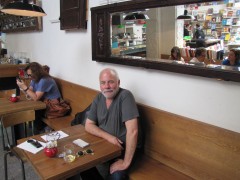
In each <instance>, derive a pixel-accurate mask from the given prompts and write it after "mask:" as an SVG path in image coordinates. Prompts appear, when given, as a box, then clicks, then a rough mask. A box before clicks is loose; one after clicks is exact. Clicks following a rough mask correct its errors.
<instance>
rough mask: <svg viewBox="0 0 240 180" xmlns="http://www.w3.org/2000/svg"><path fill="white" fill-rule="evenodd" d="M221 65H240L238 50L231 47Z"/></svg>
mask: <svg viewBox="0 0 240 180" xmlns="http://www.w3.org/2000/svg"><path fill="white" fill-rule="evenodd" d="M222 65H227V66H240V52H239V50H237V49H231V50H230V51H229V53H228V57H227V58H226V59H224V60H223V62H222Z"/></svg>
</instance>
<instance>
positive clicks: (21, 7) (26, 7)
mask: <svg viewBox="0 0 240 180" xmlns="http://www.w3.org/2000/svg"><path fill="white" fill-rule="evenodd" d="M1 11H2V12H3V13H6V14H12V15H17V16H36V17H38V16H45V15H47V14H46V13H45V12H44V10H43V9H42V8H41V7H39V6H37V5H35V4H29V3H28V1H26V0H24V1H23V2H12V3H9V4H7V5H6V6H5V7H3V9H2V10H1Z"/></svg>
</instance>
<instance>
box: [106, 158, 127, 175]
mask: <svg viewBox="0 0 240 180" xmlns="http://www.w3.org/2000/svg"><path fill="white" fill-rule="evenodd" d="M127 168H128V166H127V165H126V164H125V163H124V161H123V160H122V159H118V160H117V161H116V162H114V163H113V164H111V166H110V174H112V173H114V172H116V171H122V170H125V169H127Z"/></svg>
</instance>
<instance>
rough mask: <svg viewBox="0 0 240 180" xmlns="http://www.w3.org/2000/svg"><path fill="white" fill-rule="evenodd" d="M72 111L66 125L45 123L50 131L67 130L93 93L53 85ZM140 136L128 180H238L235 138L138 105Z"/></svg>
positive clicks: (239, 140)
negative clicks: (140, 144) (137, 154)
mask: <svg viewBox="0 0 240 180" xmlns="http://www.w3.org/2000/svg"><path fill="white" fill-rule="evenodd" d="M56 81H57V83H58V85H59V87H60V90H61V92H62V95H63V97H64V99H66V100H69V102H70V103H71V106H72V113H71V115H70V116H71V118H70V119H69V120H66V121H65V120H64V119H63V120H59V119H58V120H57V121H54V120H47V123H48V124H49V125H50V126H51V127H53V128H54V129H55V128H56V130H57V129H61V128H62V127H64V126H65V127H66V126H70V120H72V118H73V116H74V115H75V113H76V112H79V111H82V110H84V109H85V108H86V107H87V106H88V105H89V104H90V103H91V102H92V100H93V98H94V97H95V96H96V94H97V93H98V91H96V90H92V89H89V88H86V87H84V86H80V85H77V84H74V83H70V82H67V81H64V80H60V79H56ZM138 108H139V112H140V115H141V119H142V120H143V127H144V128H143V131H144V135H145V138H144V139H145V146H144V154H143V156H142V157H141V158H139V159H137V161H138V162H137V163H135V165H134V167H133V168H132V169H131V171H130V174H129V175H130V179H132V180H141V179H149V180H152V179H164V180H173V179H174V180H188V179H204V180H205V179H231V180H235V179H236V180H237V179H240V133H236V132H232V131H229V130H226V129H223V128H220V127H216V126H213V125H210V124H206V123H202V122H199V121H196V120H193V119H189V118H186V117H183V116H179V115H176V114H172V113H169V112H166V111H162V110H160V109H156V108H153V107H149V106H146V105H143V104H138Z"/></svg>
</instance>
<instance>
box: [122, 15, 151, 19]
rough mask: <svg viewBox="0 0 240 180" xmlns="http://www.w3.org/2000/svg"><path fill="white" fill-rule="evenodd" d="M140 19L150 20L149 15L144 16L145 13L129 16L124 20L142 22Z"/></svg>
mask: <svg viewBox="0 0 240 180" xmlns="http://www.w3.org/2000/svg"><path fill="white" fill-rule="evenodd" d="M140 19H143V20H145V19H149V17H148V15H146V14H143V13H131V14H128V15H127V16H126V17H125V18H124V20H140Z"/></svg>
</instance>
